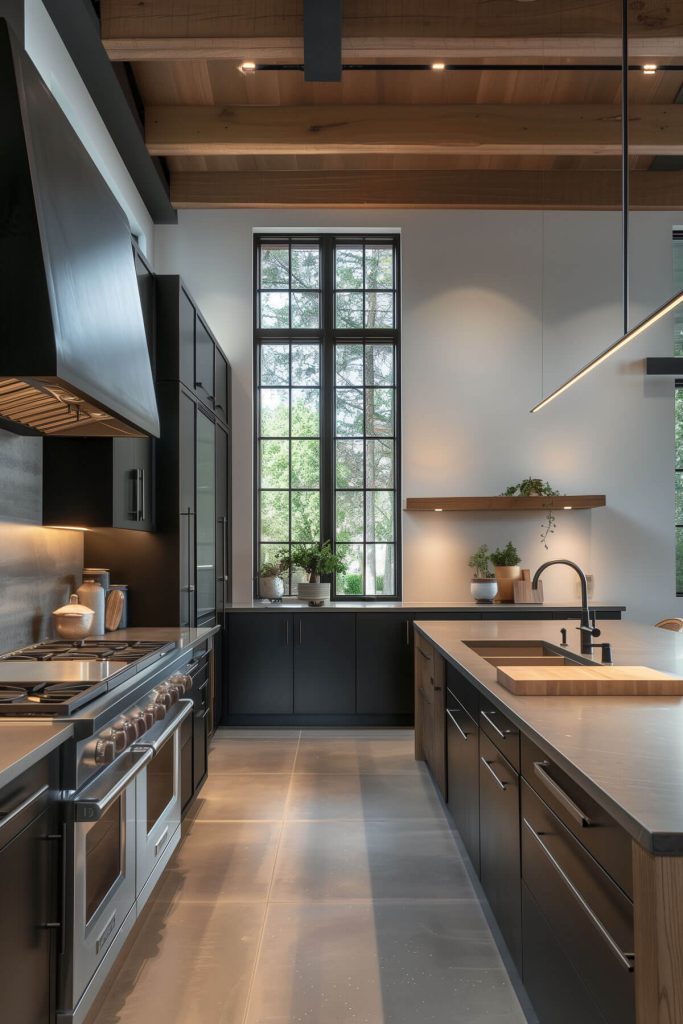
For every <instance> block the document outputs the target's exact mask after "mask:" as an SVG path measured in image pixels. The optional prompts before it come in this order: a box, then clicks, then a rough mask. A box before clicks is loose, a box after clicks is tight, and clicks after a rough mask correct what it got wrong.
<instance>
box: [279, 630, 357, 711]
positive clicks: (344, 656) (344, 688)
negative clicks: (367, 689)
mask: <svg viewBox="0 0 683 1024" xmlns="http://www.w3.org/2000/svg"><path fill="white" fill-rule="evenodd" d="M293 625H294V638H293V639H294V713H295V714H299V715H316V714H318V715H344V714H347V715H352V714H354V713H355V710H356V616H355V615H354V614H353V612H337V613H335V614H334V615H324V614H323V615H311V614H306V615H296V616H295V617H294V623H293Z"/></svg>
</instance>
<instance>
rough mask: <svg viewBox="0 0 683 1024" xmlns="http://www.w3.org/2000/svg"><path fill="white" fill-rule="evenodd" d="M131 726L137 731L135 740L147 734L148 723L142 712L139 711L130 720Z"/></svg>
mask: <svg viewBox="0 0 683 1024" xmlns="http://www.w3.org/2000/svg"><path fill="white" fill-rule="evenodd" d="M130 724H131V725H132V726H133V729H134V730H135V739H136V740H139V739H140V737H141V736H142V735H143V734H144V733H145V732H147V721H146V719H145V716H144V715H143V713H142V712H141V711H138V712H137V713H136V714H134V715H133V716H132V717H131V719H130Z"/></svg>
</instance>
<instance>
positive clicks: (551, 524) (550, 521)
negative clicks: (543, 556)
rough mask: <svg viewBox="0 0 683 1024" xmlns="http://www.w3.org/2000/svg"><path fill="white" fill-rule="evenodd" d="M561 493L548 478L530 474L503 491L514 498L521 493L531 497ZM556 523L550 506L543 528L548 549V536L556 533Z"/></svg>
mask: <svg viewBox="0 0 683 1024" xmlns="http://www.w3.org/2000/svg"><path fill="white" fill-rule="evenodd" d="M559 493H560V492H559V491H556V490H555V488H554V487H551V486H550V484H549V483H548V481H547V480H541V479H540V478H539V477H532V476H529V477H527V478H526V480H522V481H521V482H520V483H518V484H511V486H510V487H508V488H507V490H505V491H503V496H504V497H506V498H513V497H515V496H516V495H519V496H520V497H521V498H530V497H532V496H533V495H538V497H540V498H556V497H557V496H558V495H559ZM556 525H557V516H556V515H555V512H554V511H553V509H552V508H550V507H548V509H547V511H546V514H545V525H544V526H543V527H542V529H541V544H542V545H543V547H544V548H545V549H546V551H547V550H548V537H549V536H550V535H551V534H552V533H555V527H556Z"/></svg>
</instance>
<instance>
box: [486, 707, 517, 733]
mask: <svg viewBox="0 0 683 1024" xmlns="http://www.w3.org/2000/svg"><path fill="white" fill-rule="evenodd" d="M480 714H481V717H482V718H483V719H485V721H487V722H488V723H489V725H490V726H491V728H492V729H493V731H494V732H496V733H498V735H499V736H500V738H501V739H502V740H506V739H507V738H508V736H512V735H514V733H515V730H514V729H501V728H500V727H499V726H497V725H496V723H495V722H494V721H493V720H492V719H491V718H489V716H488V715H487V713H486V712H485V711H481V712H480ZM491 714H495V712H493V711H492V712H491Z"/></svg>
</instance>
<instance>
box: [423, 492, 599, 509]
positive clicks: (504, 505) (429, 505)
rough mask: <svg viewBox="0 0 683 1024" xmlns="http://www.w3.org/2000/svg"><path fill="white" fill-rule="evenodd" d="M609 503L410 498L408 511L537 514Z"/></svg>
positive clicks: (579, 497) (572, 498) (591, 498)
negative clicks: (536, 512)
mask: <svg viewBox="0 0 683 1024" xmlns="http://www.w3.org/2000/svg"><path fill="white" fill-rule="evenodd" d="M606 504H607V499H606V497H605V495H604V494H558V495H557V496H556V497H552V498H544V497H538V496H537V495H533V496H532V497H529V498H522V497H515V498H508V497H507V496H506V495H502V494H501V495H496V496H493V497H490V498H406V506H405V510H406V512H535V511H547V510H548V509H567V510H570V509H583V508H602V506H603V505H606Z"/></svg>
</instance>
